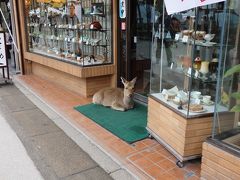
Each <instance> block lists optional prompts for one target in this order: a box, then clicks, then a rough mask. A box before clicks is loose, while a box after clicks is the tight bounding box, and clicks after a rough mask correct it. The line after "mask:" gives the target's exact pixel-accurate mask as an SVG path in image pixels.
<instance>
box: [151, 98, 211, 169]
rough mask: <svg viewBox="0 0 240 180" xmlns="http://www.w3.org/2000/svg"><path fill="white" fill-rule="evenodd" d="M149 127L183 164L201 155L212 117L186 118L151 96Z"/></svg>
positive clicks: (155, 136) (209, 131)
mask: <svg viewBox="0 0 240 180" xmlns="http://www.w3.org/2000/svg"><path fill="white" fill-rule="evenodd" d="M147 129H148V131H149V132H150V134H151V135H152V136H153V137H154V138H156V139H157V140H158V141H159V142H160V143H162V144H163V145H164V146H165V147H166V148H167V149H168V150H169V151H170V152H171V153H172V154H173V155H174V156H175V157H176V158H177V159H178V160H179V163H180V164H178V165H179V166H183V164H182V163H183V162H184V161H187V160H190V159H194V158H197V157H199V156H201V153H202V143H203V142H204V141H205V139H206V138H207V137H208V136H210V134H211V132H212V117H199V118H193V119H186V118H184V117H182V116H180V115H178V114H177V113H176V112H174V111H173V110H171V109H169V108H167V107H165V106H164V105H163V104H161V103H160V102H158V101H157V100H155V99H153V98H151V97H149V101H148V123H147Z"/></svg>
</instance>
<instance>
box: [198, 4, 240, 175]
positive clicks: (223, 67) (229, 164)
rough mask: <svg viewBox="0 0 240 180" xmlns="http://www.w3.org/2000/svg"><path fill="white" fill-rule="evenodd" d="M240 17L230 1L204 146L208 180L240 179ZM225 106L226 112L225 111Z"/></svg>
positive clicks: (238, 6) (237, 7) (238, 8)
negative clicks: (209, 128) (210, 123)
mask: <svg viewBox="0 0 240 180" xmlns="http://www.w3.org/2000/svg"><path fill="white" fill-rule="evenodd" d="M239 16H240V2H239V1H237V0H231V1H229V2H228V3H227V4H226V9H225V16H224V17H225V18H224V21H225V26H224V27H223V34H224V36H223V38H222V41H223V44H225V47H224V48H223V52H222V54H221V56H222V57H223V58H222V61H221V62H220V65H219V67H220V70H219V73H218V78H217V79H218V81H217V86H216V99H215V102H216V103H215V112H214V123H213V131H212V136H211V137H209V138H208V139H207V141H206V142H205V143H204V146H203V161H202V167H201V176H202V178H205V179H209V177H213V176H214V177H215V178H216V179H240V168H239V163H240V101H239V99H240V76H239V72H240V44H239V43H240V17H239ZM224 57H226V58H224ZM222 106H224V107H225V108H227V111H225V112H222V111H221V110H220V108H221V107H222ZM226 116H227V117H228V118H226ZM210 170H211V171H210Z"/></svg>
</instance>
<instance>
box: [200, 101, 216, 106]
mask: <svg viewBox="0 0 240 180" xmlns="http://www.w3.org/2000/svg"><path fill="white" fill-rule="evenodd" d="M201 104H202V105H205V106H212V105H214V102H213V101H209V102H208V103H205V102H203V101H202V100H201Z"/></svg>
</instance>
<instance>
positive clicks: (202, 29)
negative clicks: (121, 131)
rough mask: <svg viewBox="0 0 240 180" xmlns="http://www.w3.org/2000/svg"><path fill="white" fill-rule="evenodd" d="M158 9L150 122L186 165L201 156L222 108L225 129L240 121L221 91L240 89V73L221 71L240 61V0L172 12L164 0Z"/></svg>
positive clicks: (153, 132) (154, 133) (155, 133)
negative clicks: (239, 52)
mask: <svg viewBox="0 0 240 180" xmlns="http://www.w3.org/2000/svg"><path fill="white" fill-rule="evenodd" d="M154 9H155V13H154V14H155V15H154V16H155V18H154V25H153V32H152V33H153V38H152V39H153V41H152V55H151V76H150V96H149V101H148V125H147V128H148V131H149V132H150V134H151V135H152V136H153V137H155V138H156V139H157V140H158V141H159V142H160V143H162V144H164V146H165V147H166V148H167V149H168V150H169V151H170V152H172V154H174V155H175V156H176V158H177V159H178V160H179V162H178V165H179V166H180V167H182V166H183V162H184V161H187V160H190V159H194V158H197V157H200V156H201V154H202V143H203V142H204V141H205V140H206V138H207V137H209V136H211V134H212V128H213V127H215V125H216V123H213V117H214V112H215V111H216V109H217V112H218V113H217V114H216V115H215V117H218V118H220V119H222V121H221V120H220V122H222V124H221V132H224V131H227V130H229V129H232V128H233V127H234V124H235V126H236V124H237V122H239V115H238V114H237V115H236V114H235V113H230V112H229V109H231V108H230V107H229V104H228V103H229V102H230V101H229V102H228V103H225V102H223V101H224V100H221V93H222V94H223V95H224V93H226V92H227V94H229V93H230V92H232V91H239V83H238V82H239V78H237V77H235V80H232V79H231V78H230V79H224V81H223V82H224V83H227V85H224V83H220V82H219V79H221V77H222V76H220V73H223V72H224V71H226V70H227V69H229V68H230V67H232V66H234V65H235V64H239V58H237V56H236V52H237V48H238V47H239V43H238V42H239V39H238V37H239V32H238V31H239V3H238V2H237V1H234V0H231V1H226V2H219V3H214V4H210V5H206V6H199V7H197V8H193V9H190V10H185V11H181V12H179V13H169V12H166V8H165V4H164V3H163V1H161V0H159V1H155V4H154ZM238 57H239V56H238ZM223 85H224V86H223ZM216 87H218V88H216ZM226 88H227V89H226ZM220 90H222V91H220ZM230 99H231V98H230ZM234 102H235V103H236V101H234V100H233V101H232V100H231V103H233V104H234ZM230 106H231V105H230ZM219 114H221V115H219ZM223 119H224V120H223Z"/></svg>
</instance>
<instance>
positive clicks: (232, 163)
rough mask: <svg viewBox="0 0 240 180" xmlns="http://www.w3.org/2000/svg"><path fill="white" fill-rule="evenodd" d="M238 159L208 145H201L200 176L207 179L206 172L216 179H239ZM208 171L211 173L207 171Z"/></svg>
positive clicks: (239, 167)
mask: <svg viewBox="0 0 240 180" xmlns="http://www.w3.org/2000/svg"><path fill="white" fill-rule="evenodd" d="M239 164H240V158H239V157H237V156H234V155H232V154H230V153H228V152H226V151H224V150H222V149H220V148H218V147H215V146H213V145H211V144H209V143H204V144H203V158H202V166H201V176H202V177H203V178H205V179H206V178H207V175H206V172H208V174H210V173H211V174H210V175H211V176H215V177H219V178H218V179H221V180H222V179H233V180H239V179H240V166H239ZM209 169H210V170H211V171H209Z"/></svg>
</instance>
